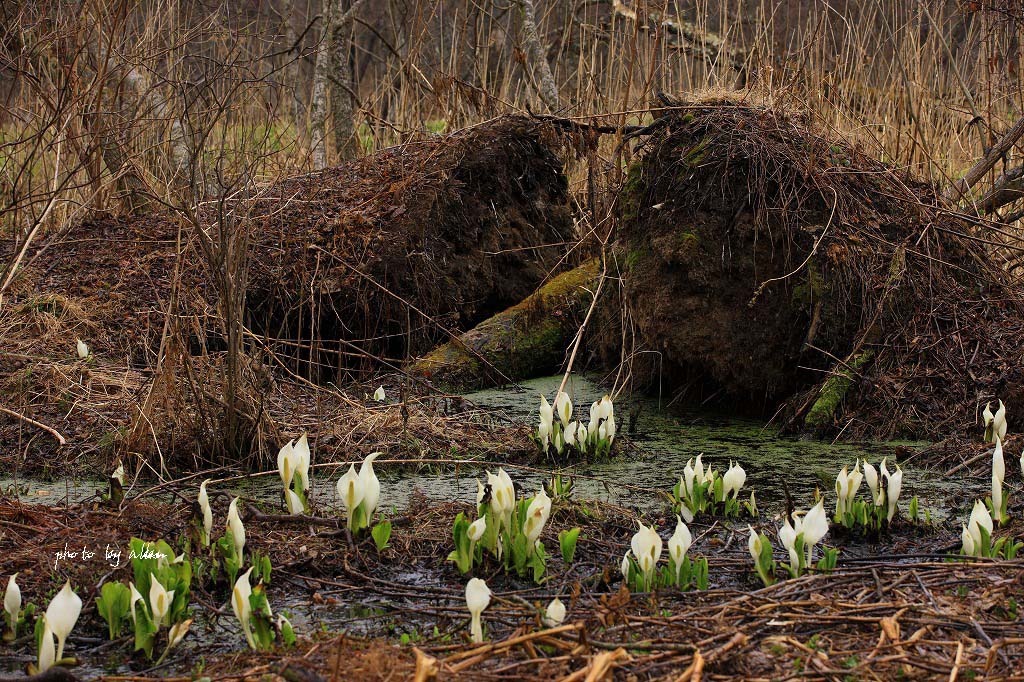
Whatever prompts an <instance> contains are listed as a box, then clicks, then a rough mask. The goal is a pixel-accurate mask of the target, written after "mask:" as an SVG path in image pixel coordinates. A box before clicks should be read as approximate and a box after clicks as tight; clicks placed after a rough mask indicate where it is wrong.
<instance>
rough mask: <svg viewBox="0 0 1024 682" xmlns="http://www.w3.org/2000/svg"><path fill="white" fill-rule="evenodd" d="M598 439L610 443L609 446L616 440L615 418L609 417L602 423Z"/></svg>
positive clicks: (598, 429) (598, 430) (598, 431)
mask: <svg viewBox="0 0 1024 682" xmlns="http://www.w3.org/2000/svg"><path fill="white" fill-rule="evenodd" d="M597 437H598V438H600V439H601V440H606V441H608V443H609V445H610V444H611V443H612V442H613V441H614V440H615V417H608V418H607V419H605V420H604V421H602V422H601V426H599V427H598V428H597Z"/></svg>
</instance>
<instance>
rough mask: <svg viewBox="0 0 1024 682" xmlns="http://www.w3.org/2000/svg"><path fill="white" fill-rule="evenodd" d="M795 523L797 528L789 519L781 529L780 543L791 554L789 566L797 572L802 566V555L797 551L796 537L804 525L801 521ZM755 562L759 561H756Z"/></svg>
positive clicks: (797, 520)
mask: <svg viewBox="0 0 1024 682" xmlns="http://www.w3.org/2000/svg"><path fill="white" fill-rule="evenodd" d="M795 521H796V526H793V525H791V524H790V523H789V519H788V518H787V519H786V520H785V521H784V522H783V524H782V526H780V527H779V542H781V543H782V546H783V547H785V548H786V551H787V552H789V565H790V568H792V569H793V571H797V570H798V568H799V566H800V554H799V553H798V552H797V551H796V537H797V536H798V535H799V534H800V531H799V530H798V529H799V527H800V526H801V525H802V524H801V523H800V519H795ZM755 561H757V560H756V559H755Z"/></svg>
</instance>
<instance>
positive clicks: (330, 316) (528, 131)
mask: <svg viewBox="0 0 1024 682" xmlns="http://www.w3.org/2000/svg"><path fill="white" fill-rule="evenodd" d="M560 144H561V139H560V138H559V137H558V136H556V135H555V134H554V133H553V131H551V130H550V129H548V128H547V127H545V126H544V125H543V124H539V123H537V122H536V121H531V120H530V119H526V118H521V117H505V118H502V119H499V120H497V121H495V122H493V123H490V124H488V125H483V126H478V127H474V128H470V129H467V130H464V131H459V132H456V133H453V134H451V135H445V136H434V137H431V138H430V139H427V140H425V141H421V142H413V143H408V144H405V145H403V146H400V147H395V148H391V149H387V150H384V151H382V152H380V153H377V154H374V155H372V156H369V157H366V158H363V159H360V160H358V161H354V162H351V163H347V164H345V165H342V166H339V167H336V168H328V169H326V170H324V171H321V172H317V173H312V174H309V175H305V176H302V177H297V178H292V179H288V180H285V181H282V182H278V183H275V184H273V185H271V186H269V187H266V188H263V189H261V190H260V191H259V193H258V194H256V195H255V196H254V197H252V198H250V199H249V200H248V202H247V203H245V204H242V203H241V202H235V203H233V204H232V205H231V207H230V208H231V210H232V211H233V212H234V213H236V214H239V215H243V216H244V218H243V219H242V220H240V221H239V223H240V225H243V226H247V227H248V230H249V236H248V238H249V263H248V269H249V274H248V290H247V323H248V326H249V328H250V329H251V330H253V331H254V332H255V333H256V334H258V335H260V336H261V337H263V340H264V341H265V342H267V343H268V345H269V347H270V348H271V349H272V350H273V351H274V352H275V353H276V354H278V355H281V356H285V357H301V358H302V359H303V362H301V363H298V364H297V365H296V366H297V368H298V369H299V370H300V371H303V372H304V373H308V374H313V375H316V376H317V378H321V379H328V380H334V381H337V380H338V379H339V377H338V374H341V373H345V372H349V371H351V370H359V369H379V366H380V364H379V361H380V360H382V359H383V360H395V359H400V358H403V357H405V355H406V354H407V353H409V352H416V351H419V352H422V351H425V350H428V349H429V348H430V347H432V346H433V345H434V344H435V343H436V342H437V341H439V340H444V339H447V338H448V337H449V333H450V332H449V330H456V331H458V330H460V329H465V328H469V327H471V326H472V325H473V324H474V323H476V322H478V321H480V320H482V319H484V318H486V317H488V316H489V315H492V314H494V313H495V312H498V311H499V310H502V309H503V308H505V307H507V306H509V305H512V304H514V303H516V302H518V301H520V300H521V299H523V298H525V297H526V296H527V295H529V294H530V293H531V292H532V291H533V289H534V288H535V287H536V285H537V284H538V283H539V282H541V281H542V280H543V279H544V278H545V277H546V276H547V275H548V274H549V273H550V271H551V270H552V269H554V268H555V267H556V264H557V262H558V258H559V257H560V255H561V253H562V249H561V248H559V246H558V245H559V244H561V243H562V242H564V241H565V240H566V239H567V238H568V237H569V236H570V235H571V232H572V221H571V216H570V212H569V205H568V185H567V181H566V178H565V175H564V174H563V170H562V162H561V160H560V159H559V157H558V156H557V151H558V146H559V145H560ZM218 212H219V207H218V206H216V205H211V206H207V207H206V208H205V209H204V210H203V211H202V212H201V219H202V222H203V224H204V226H207V227H209V226H210V225H213V224H215V222H216V220H217V215H218ZM183 223H184V221H183V220H182V219H180V218H179V217H178V216H176V215H174V214H171V213H152V214H146V215H141V216H133V217H123V218H106V219H96V220H91V221H88V222H86V223H84V224H82V225H79V226H76V227H74V228H73V229H72V230H71V231H70V233H69V234H68V235H67V237H66V238H65V239H63V240H61V241H59V242H58V243H50V244H48V245H47V247H46V248H45V249H42V250H40V251H39V252H37V253H30V255H29V262H30V263H31V267H30V268H29V269H28V271H27V272H26V274H25V276H24V277H23V282H22V283H21V284H20V286H19V287H18V293H19V295H20V296H19V298H20V300H21V301H29V302H31V301H33V300H39V299H41V298H46V297H52V296H59V297H63V298H67V299H71V300H73V301H74V304H76V305H78V306H80V307H82V308H84V309H86V310H87V311H88V312H89V317H90V318H91V323H92V325H91V326H92V327H93V328H92V330H91V331H92V332H93V333H91V334H89V335H88V337H89V338H91V339H93V343H92V344H91V345H93V347H94V350H97V351H103V352H109V353H117V354H119V355H124V356H128V357H130V358H132V359H133V362H135V363H137V364H141V365H147V364H151V363H152V361H153V359H154V357H155V353H156V350H157V347H158V345H159V341H160V336H161V334H162V331H163V329H164V322H165V319H164V317H165V316H164V313H165V312H166V311H167V310H168V309H169V308H168V307H169V306H170V305H174V306H176V308H175V311H174V312H177V313H178V314H179V315H181V316H182V317H181V320H182V324H183V326H185V327H186V330H187V331H188V333H189V334H190V335H191V337H192V340H193V342H201V343H203V344H205V345H206V346H207V347H208V348H213V349H216V347H217V337H218V335H219V334H220V333H221V332H220V329H219V325H218V324H217V321H216V314H217V313H216V310H217V293H216V291H215V288H214V287H213V286H212V284H211V282H212V281H213V279H212V278H211V277H210V275H209V268H208V267H207V266H206V265H205V263H204V262H203V259H202V256H201V253H200V252H199V249H198V246H197V244H196V240H195V238H194V235H192V234H191V233H190V228H186V227H183ZM210 229H212V228H210ZM9 248H10V243H8V245H7V248H4V247H3V246H2V245H0V251H6V250H8V249H9ZM179 254H180V258H179ZM178 278H180V282H181V284H182V286H181V288H180V290H179V291H177V292H175V295H174V297H173V298H172V283H173V282H174V281H175V280H176V279H178ZM16 302H17V301H16ZM82 336H83V337H86V334H85V333H83V334H82ZM309 360H312V362H309V363H308V364H307V362H306V361H309Z"/></svg>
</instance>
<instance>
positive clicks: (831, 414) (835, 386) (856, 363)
mask: <svg viewBox="0 0 1024 682" xmlns="http://www.w3.org/2000/svg"><path fill="white" fill-rule="evenodd" d="M874 355H875V354H874V353H873V352H872V351H866V352H864V353H861V354H860V355H858V356H857V357H855V358H853V359H852V360H851V361H850V362H849V363H848V366H847V367H846V368H844V369H841V370H839V371H837V372H836V373H835V374H833V375H832V376H830V377H829V378H828V379H826V380H825V381H824V383H822V385H821V390H820V391H819V393H818V399H817V400H815V401H814V404H813V405H812V406H811V409H810V410H808V411H807V417H806V418H805V419H804V425H805V426H806V427H807V428H808V429H812V430H815V431H816V430H819V429H822V428H827V427H829V426H832V424H833V423H834V422H835V418H836V413H837V412H838V411H839V406H840V405H842V404H843V398H845V397H846V393H847V392H848V391H849V390H850V387H851V386H853V375H854V373H855V372H856V371H857V370H859V369H860V368H861V367H863V366H864V365H866V364H867V363H868V362H870V360H871V358H872V357H874Z"/></svg>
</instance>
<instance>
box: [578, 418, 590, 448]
mask: <svg viewBox="0 0 1024 682" xmlns="http://www.w3.org/2000/svg"><path fill="white" fill-rule="evenodd" d="M589 435H590V432H589V431H587V426H586V425H585V424H584V423H583V422H576V447H578V448H579V449H580V450H584V449H586V447H587V436H589Z"/></svg>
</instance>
